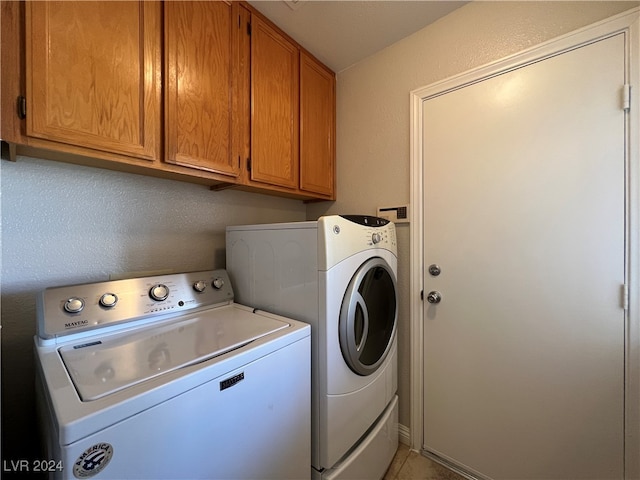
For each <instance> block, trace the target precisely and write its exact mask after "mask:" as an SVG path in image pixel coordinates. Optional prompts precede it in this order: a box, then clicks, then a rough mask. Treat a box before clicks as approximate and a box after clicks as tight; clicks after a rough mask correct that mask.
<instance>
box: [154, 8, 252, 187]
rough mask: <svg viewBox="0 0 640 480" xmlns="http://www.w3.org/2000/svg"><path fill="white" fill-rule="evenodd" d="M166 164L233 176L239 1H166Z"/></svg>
mask: <svg viewBox="0 0 640 480" xmlns="http://www.w3.org/2000/svg"><path fill="white" fill-rule="evenodd" d="M164 20H165V30H164V31H165V45H164V48H165V58H166V82H165V83H166V87H165V112H166V115H165V145H166V160H167V162H169V163H175V164H178V165H184V166H188V167H192V168H197V169H202V170H208V171H213V172H217V173H222V174H226V175H231V176H233V177H236V176H237V175H238V173H239V170H240V164H239V160H238V153H237V152H238V145H237V142H238V141H239V138H238V125H237V121H238V119H237V117H238V114H239V112H238V106H237V100H238V95H239V94H240V92H239V89H238V85H237V83H238V82H237V78H238V73H237V68H238V54H239V52H238V35H239V28H238V4H237V3H235V2H234V3H227V2H212V1H201V2H173V1H172V2H165V4H164Z"/></svg>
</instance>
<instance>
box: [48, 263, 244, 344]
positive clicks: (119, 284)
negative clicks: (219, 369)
mask: <svg viewBox="0 0 640 480" xmlns="http://www.w3.org/2000/svg"><path fill="white" fill-rule="evenodd" d="M231 301H233V289H232V288H231V282H230V281H229V277H228V275H227V272H226V270H211V271H203V272H191V273H180V274H171V275H158V276H152V277H142V278H133V279H128V280H114V281H108V282H99V283H88V284H82V285H70V286H64V287H54V288H48V289H46V290H44V291H43V292H41V293H40V295H39V296H38V303H37V315H38V324H37V329H38V336H40V337H41V338H45V339H46V338H54V337H58V336H62V335H68V334H72V333H76V332H82V331H86V330H91V329H95V328H100V327H104V326H108V325H112V324H118V323H122V322H128V321H132V320H137V319H142V318H147V317H153V316H160V315H171V314H178V313H184V312H188V311H189V310H193V309H197V308H201V307H210V306H213V305H219V304H224V303H229V302H231Z"/></svg>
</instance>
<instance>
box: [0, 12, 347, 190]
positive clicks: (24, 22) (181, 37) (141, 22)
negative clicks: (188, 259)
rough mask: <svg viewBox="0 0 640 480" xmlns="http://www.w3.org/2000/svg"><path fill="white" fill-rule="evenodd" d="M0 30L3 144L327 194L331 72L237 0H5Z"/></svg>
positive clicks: (203, 178) (193, 177)
mask: <svg viewBox="0 0 640 480" xmlns="http://www.w3.org/2000/svg"><path fill="white" fill-rule="evenodd" d="M163 14H164V15H163ZM163 19H164V23H163ZM0 33H1V35H2V45H1V54H2V58H1V60H2V65H3V69H2V72H1V74H2V85H3V89H2V92H1V100H2V101H1V108H2V125H1V126H0V136H1V138H2V140H3V144H4V145H3V147H4V146H7V145H8V146H9V156H11V157H15V156H16V154H25V155H31V156H39V157H41V158H51V159H54V160H61V161H67V162H72V163H78V164H83V165H90V166H97V167H101V168H110V169H114V170H121V171H128V172H134V173H140V174H146V175H153V176H160V177H165V178H173V179H178V180H183V181H189V182H195V183H201V184H205V185H209V186H211V188H212V189H219V188H228V187H234V188H240V189H245V190H250V191H258V192H263V193H273V194H277V195H284V196H289V197H293V198H300V199H303V200H314V199H320V200H333V199H334V198H335V191H334V183H335V75H334V74H333V72H331V71H330V70H328V69H327V68H326V67H324V66H323V65H321V64H320V63H319V62H317V60H315V59H314V58H313V57H312V56H311V55H309V54H308V53H307V52H306V51H305V50H304V49H303V48H301V47H300V46H299V45H298V44H297V43H296V42H295V41H294V40H292V39H291V38H289V37H288V36H287V35H286V34H284V33H283V32H281V31H280V30H279V29H278V28H277V27H276V26H275V25H273V24H272V23H271V22H270V21H269V20H267V19H266V18H264V17H263V16H262V15H261V14H259V13H258V12H257V11H256V10H255V9H253V7H251V6H250V5H249V4H247V3H245V2H234V1H216V2H213V1H206V0H205V1H193V2H191V1H188V2H187V1H185V2H183V1H180V2H178V1H168V2H149V1H127V2H111V1H92V2H82V1H77V2H71V1H47V2H17V1H3V2H2V29H1V31H0ZM16 38H18V39H20V40H19V41H18V42H16V41H15V39H16ZM163 51H164V56H163V55H162V52H163ZM20 98H25V99H26V101H25V103H26V118H20V114H23V113H25V112H18V111H17V110H19V109H16V103H18V104H20V103H21V101H20V100H18V101H16V100H17V99H20ZM163 107H164V108H163ZM3 151H5V149H4V148H3Z"/></svg>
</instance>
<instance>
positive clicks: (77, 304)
mask: <svg viewBox="0 0 640 480" xmlns="http://www.w3.org/2000/svg"><path fill="white" fill-rule="evenodd" d="M83 308H84V300H83V299H81V298H78V297H71V298H69V299H68V300H67V301H66V302H64V309H65V311H67V312H69V313H80V312H81V311H82V309H83Z"/></svg>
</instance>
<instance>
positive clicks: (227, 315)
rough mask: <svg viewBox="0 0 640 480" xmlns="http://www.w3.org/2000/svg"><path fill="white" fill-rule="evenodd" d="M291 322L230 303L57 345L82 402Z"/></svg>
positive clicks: (171, 369) (265, 333)
mask: <svg viewBox="0 0 640 480" xmlns="http://www.w3.org/2000/svg"><path fill="white" fill-rule="evenodd" d="M287 327H289V324H288V323H286V322H282V321H279V320H275V319H272V318H268V317H264V316H262V315H260V314H256V313H252V312H250V311H247V310H242V309H239V308H236V307H234V306H233V305H229V306H226V307H219V308H215V309H212V310H208V311H205V312H199V313H195V314H192V315H187V316H185V317H182V318H181V320H180V321H177V322H173V323H171V324H169V325H164V326H160V327H151V328H144V329H141V330H139V331H135V332H128V333H124V334H118V335H112V336H109V337H105V338H102V339H98V340H95V341H88V342H85V343H82V344H78V345H68V346H64V347H61V348H60V349H59V352H60V356H61V357H62V360H63V362H64V364H65V365H66V368H67V370H68V372H69V375H70V376H71V380H72V381H73V383H74V385H75V387H76V390H77V391H78V394H79V395H80V398H81V399H82V400H83V401H89V400H96V399H98V398H100V397H104V396H106V395H109V394H111V393H114V392H117V391H118V390H122V389H123V388H126V387H129V386H131V385H135V384H137V383H140V382H143V381H145V380H148V379H150V378H153V377H156V376H158V375H162V374H164V373H167V372H170V371H173V370H176V369H178V368H182V367H186V366H188V365H193V364H196V363H199V362H203V361H206V360H209V359H211V358H213V357H216V356H219V355H223V354H224V353H227V352H229V351H231V350H233V349H236V348H239V347H242V346H243V345H246V344H247V343H249V342H252V341H253V340H256V339H258V338H261V337H264V336H265V335H269V334H271V333H273V332H276V331H278V330H281V329H284V328H287Z"/></svg>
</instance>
